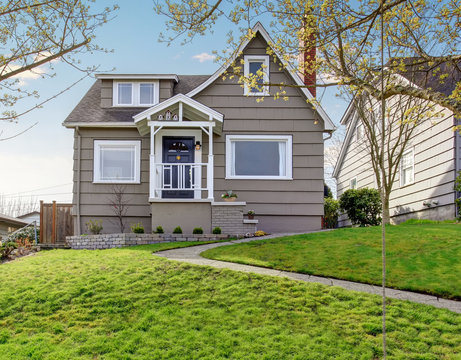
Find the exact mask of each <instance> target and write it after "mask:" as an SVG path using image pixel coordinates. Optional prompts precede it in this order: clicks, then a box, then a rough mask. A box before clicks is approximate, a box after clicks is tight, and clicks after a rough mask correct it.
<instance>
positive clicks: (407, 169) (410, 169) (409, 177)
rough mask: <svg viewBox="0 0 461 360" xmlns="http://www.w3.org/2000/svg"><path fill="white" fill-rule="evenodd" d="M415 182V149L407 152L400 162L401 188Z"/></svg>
mask: <svg viewBox="0 0 461 360" xmlns="http://www.w3.org/2000/svg"><path fill="white" fill-rule="evenodd" d="M414 181H415V156H414V152H413V149H410V150H407V151H405V152H404V153H403V155H402V160H400V186H406V185H409V184H413V183H414Z"/></svg>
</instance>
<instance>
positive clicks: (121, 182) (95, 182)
mask: <svg viewBox="0 0 461 360" xmlns="http://www.w3.org/2000/svg"><path fill="white" fill-rule="evenodd" d="M93 184H131V185H133V184H134V185H139V184H141V182H140V181H114V180H94V181H93Z"/></svg>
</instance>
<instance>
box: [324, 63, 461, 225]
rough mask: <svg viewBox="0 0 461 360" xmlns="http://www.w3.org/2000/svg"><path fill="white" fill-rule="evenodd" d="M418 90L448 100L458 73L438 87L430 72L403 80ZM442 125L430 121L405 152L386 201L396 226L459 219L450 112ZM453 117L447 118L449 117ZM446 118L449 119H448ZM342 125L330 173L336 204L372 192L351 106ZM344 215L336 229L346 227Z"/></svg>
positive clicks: (459, 151) (456, 149) (457, 157)
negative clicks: (349, 193)
mask: <svg viewBox="0 0 461 360" xmlns="http://www.w3.org/2000/svg"><path fill="white" fill-rule="evenodd" d="M403 75H404V76H405V79H406V80H408V81H411V82H413V84H416V86H427V87H431V88H432V89H436V90H438V91H440V92H443V93H445V94H446V95H449V94H451V92H452V91H453V89H454V88H455V84H456V83H457V82H459V81H461V75H460V72H459V71H458V70H456V69H455V70H454V71H450V72H449V77H448V78H447V79H446V80H445V81H444V82H443V83H439V82H438V80H437V78H436V77H434V76H433V74H432V73H431V71H426V72H421V73H419V72H416V73H414V74H412V75H411V80H410V75H407V74H403ZM444 113H445V116H446V118H445V119H444V120H442V121H440V120H436V121H435V120H434V121H432V120H433V119H430V120H431V121H425V122H424V123H423V124H421V125H420V126H418V128H417V129H416V131H415V133H414V135H413V136H412V138H411V141H410V143H409V144H408V146H406V150H405V151H404V153H403V158H402V160H401V163H400V167H399V172H398V174H397V176H396V179H395V183H394V187H393V190H392V194H391V199H390V215H391V220H392V222H394V223H399V222H402V221H405V220H407V219H413V218H416V219H432V220H444V219H454V218H455V217H456V216H457V209H456V206H455V199H456V197H457V196H460V194H456V192H455V191H454V189H453V187H454V181H455V178H456V175H457V173H458V171H460V169H461V137H460V135H459V133H458V132H455V131H453V126H454V125H456V124H458V123H459V121H457V119H456V118H455V117H454V116H453V115H452V113H451V112H448V111H444ZM450 114H451V116H450ZM447 115H448V116H447ZM341 125H344V126H346V128H347V131H346V136H345V140H344V143H343V146H342V148H341V152H340V155H339V157H338V161H337V163H336V166H335V169H334V171H333V177H334V178H335V179H336V181H337V196H338V198H339V197H340V196H341V195H342V194H343V193H344V192H345V191H346V190H347V189H351V188H357V189H359V188H364V187H368V188H376V187H377V186H376V180H375V175H374V172H373V170H372V166H371V160H370V155H369V152H368V150H367V148H366V143H364V142H366V141H367V140H366V137H365V136H364V132H363V131H364V130H363V126H362V125H361V124H360V122H359V120H358V118H357V116H356V113H355V108H354V105H353V102H351V104H350V105H349V107H348V109H347V110H346V112H345V114H344V116H343V118H342V120H341ZM349 224H350V221H349V220H348V219H347V217H346V216H345V215H343V216H341V217H340V219H339V226H340V227H341V226H346V225H349Z"/></svg>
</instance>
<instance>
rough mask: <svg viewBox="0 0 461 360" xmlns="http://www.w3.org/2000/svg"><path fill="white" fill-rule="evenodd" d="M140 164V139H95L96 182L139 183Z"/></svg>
mask: <svg viewBox="0 0 461 360" xmlns="http://www.w3.org/2000/svg"><path fill="white" fill-rule="evenodd" d="M140 165H141V142H140V141H126V140H117V141H112V140H95V141H94V179H93V181H94V182H95V183H139V182H140V172H141V169H140Z"/></svg>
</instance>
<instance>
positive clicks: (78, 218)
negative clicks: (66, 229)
mask: <svg viewBox="0 0 461 360" xmlns="http://www.w3.org/2000/svg"><path fill="white" fill-rule="evenodd" d="M75 132H76V134H77V189H76V190H77V194H76V196H75V197H76V199H75V202H76V204H75V207H76V210H77V235H81V233H82V231H81V230H82V229H81V224H80V172H81V171H80V163H81V151H82V136H81V134H80V129H79V127H78V126H76V127H75Z"/></svg>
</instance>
